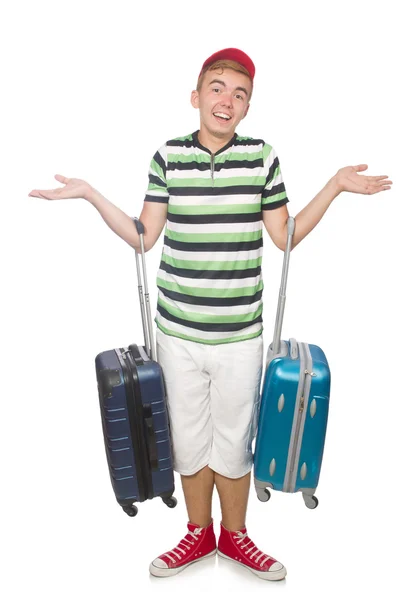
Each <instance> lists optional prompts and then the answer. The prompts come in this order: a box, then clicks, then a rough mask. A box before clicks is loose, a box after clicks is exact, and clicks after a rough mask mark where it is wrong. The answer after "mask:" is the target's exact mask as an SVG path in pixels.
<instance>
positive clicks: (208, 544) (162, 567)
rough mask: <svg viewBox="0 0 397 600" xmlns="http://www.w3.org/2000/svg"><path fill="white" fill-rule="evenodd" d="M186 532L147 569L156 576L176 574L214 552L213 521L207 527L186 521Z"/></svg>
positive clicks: (212, 554)
mask: <svg viewBox="0 0 397 600" xmlns="http://www.w3.org/2000/svg"><path fill="white" fill-rule="evenodd" d="M187 527H188V530H189V531H188V533H187V534H186V535H185V537H184V538H183V539H182V540H181V541H180V542H179V544H178V545H177V546H175V548H174V549H173V550H169V551H168V552H166V553H165V554H161V555H160V556H159V557H158V558H155V559H154V561H153V562H152V563H151V564H150V567H149V571H150V572H151V574H152V575H155V576H156V577H170V576H171V575H176V574H177V573H179V572H180V571H182V570H183V569H185V568H186V567H188V566H189V565H192V564H193V563H196V562H198V561H199V560H203V558H209V557H210V556H214V554H216V540H215V534H214V524H213V521H211V523H210V524H209V525H208V527H198V525H194V524H193V523H188V524H187Z"/></svg>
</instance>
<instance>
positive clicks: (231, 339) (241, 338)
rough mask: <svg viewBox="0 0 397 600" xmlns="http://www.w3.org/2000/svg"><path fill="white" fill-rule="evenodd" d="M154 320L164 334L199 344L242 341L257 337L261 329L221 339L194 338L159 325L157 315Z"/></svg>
mask: <svg viewBox="0 0 397 600" xmlns="http://www.w3.org/2000/svg"><path fill="white" fill-rule="evenodd" d="M155 322H156V325H157V327H158V328H159V329H160V331H162V332H163V333H165V334H166V335H170V336H171V337H177V338H181V339H182V340H188V341H190V342H198V343H199V344H211V345H217V344H230V343H232V342H243V341H244V340H251V339H253V338H256V337H259V336H260V335H261V334H262V331H263V327H261V328H260V330H259V331H256V332H255V333H250V334H248V335H238V336H236V337H229V338H223V339H219V340H210V339H203V338H196V337H193V336H190V335H185V334H183V333H178V332H177V331H172V330H171V329H167V328H166V327H164V326H163V325H160V323H159V321H158V319H157V317H156V318H155Z"/></svg>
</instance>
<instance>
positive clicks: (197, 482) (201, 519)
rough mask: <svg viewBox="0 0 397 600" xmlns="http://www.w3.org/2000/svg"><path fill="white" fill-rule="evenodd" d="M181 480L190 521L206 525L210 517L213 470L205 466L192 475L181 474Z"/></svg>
mask: <svg viewBox="0 0 397 600" xmlns="http://www.w3.org/2000/svg"><path fill="white" fill-rule="evenodd" d="M181 482H182V488H183V493H184V495H185V502H186V508H187V513H188V516H189V521H190V523H194V524H196V525H199V526H200V527H207V525H209V524H210V522H211V518H212V494H213V491H214V471H213V470H212V469H210V468H209V467H208V466H206V467H204V468H203V469H201V470H200V471H198V472H197V473H195V474H194V475H181Z"/></svg>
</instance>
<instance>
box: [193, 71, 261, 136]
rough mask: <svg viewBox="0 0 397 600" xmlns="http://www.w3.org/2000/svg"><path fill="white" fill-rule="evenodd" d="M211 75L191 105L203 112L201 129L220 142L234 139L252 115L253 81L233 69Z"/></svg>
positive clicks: (204, 80)
mask: <svg viewBox="0 0 397 600" xmlns="http://www.w3.org/2000/svg"><path fill="white" fill-rule="evenodd" d="M221 70H222V69H216V70H215V71H207V72H206V73H205V75H204V78H203V82H202V86H201V90H200V92H198V91H197V90H194V91H193V92H192V97H191V102H192V105H193V106H194V108H198V109H199V110H200V122H201V126H202V127H205V128H206V129H207V131H208V132H209V133H211V134H212V135H214V136H215V137H219V138H225V139H226V138H231V137H232V136H233V134H234V131H235V129H236V127H237V125H238V124H239V123H240V121H241V120H242V119H244V117H245V115H246V114H247V112H248V108H249V100H248V98H249V96H250V95H251V92H252V84H251V80H250V78H249V77H248V76H247V75H244V74H243V73H238V72H237V71H233V69H223V73H222V74H220V72H221Z"/></svg>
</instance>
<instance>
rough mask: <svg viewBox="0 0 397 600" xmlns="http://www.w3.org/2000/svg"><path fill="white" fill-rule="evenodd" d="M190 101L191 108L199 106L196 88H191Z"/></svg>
mask: <svg viewBox="0 0 397 600" xmlns="http://www.w3.org/2000/svg"><path fill="white" fill-rule="evenodd" d="M190 102H191V103H192V106H193V108H199V105H200V102H199V93H198V91H197V90H193V91H192V94H191V96H190Z"/></svg>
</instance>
